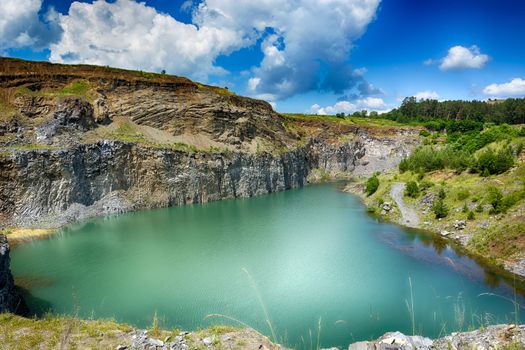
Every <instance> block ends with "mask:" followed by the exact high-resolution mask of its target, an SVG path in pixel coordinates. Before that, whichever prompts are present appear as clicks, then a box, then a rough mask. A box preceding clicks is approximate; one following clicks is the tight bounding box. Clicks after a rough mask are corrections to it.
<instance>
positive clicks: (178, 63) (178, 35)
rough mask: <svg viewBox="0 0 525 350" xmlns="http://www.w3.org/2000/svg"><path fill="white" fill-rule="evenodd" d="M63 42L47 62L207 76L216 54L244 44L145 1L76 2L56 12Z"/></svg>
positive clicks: (226, 31) (217, 70) (215, 70)
mask: <svg viewBox="0 0 525 350" xmlns="http://www.w3.org/2000/svg"><path fill="white" fill-rule="evenodd" d="M59 22H60V26H61V27H62V29H63V30H64V33H63V35H62V38H61V40H60V41H59V42H58V43H56V44H53V45H51V47H50V49H51V55H50V60H51V61H53V62H59V63H88V64H98V65H112V66H117V67H122V68H130V69H143V70H152V71H160V70H162V69H165V70H167V71H168V72H171V73H176V74H181V75H187V76H190V77H192V78H196V79H206V77H207V75H208V74H209V73H221V69H220V68H219V67H216V66H215V65H214V60H215V58H216V57H217V56H218V55H219V54H221V53H225V52H229V51H230V50H232V49H234V48H239V47H241V46H242V43H241V39H240V38H239V36H238V35H237V33H235V32H234V31H233V30H231V29H227V28H222V29H219V28H215V27H208V26H201V27H200V28H198V27H197V26H196V25H193V24H185V23H181V22H179V21H177V20H175V19H174V18H173V17H171V16H169V15H166V14H162V13H159V12H157V11H156V10H155V9H154V8H152V7H149V6H146V5H145V4H144V3H137V2H135V1H131V0H117V1H116V2H114V3H108V2H106V1H103V0H98V1H95V2H93V3H92V4H90V3H80V2H74V3H72V4H71V7H70V8H69V12H68V14H67V15H60V18H59Z"/></svg>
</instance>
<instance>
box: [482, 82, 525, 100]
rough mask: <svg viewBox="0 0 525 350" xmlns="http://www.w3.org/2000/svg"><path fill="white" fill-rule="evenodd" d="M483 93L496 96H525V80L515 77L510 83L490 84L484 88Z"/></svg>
mask: <svg viewBox="0 0 525 350" xmlns="http://www.w3.org/2000/svg"><path fill="white" fill-rule="evenodd" d="M483 93H484V94H485V95H488V96H495V97H516V96H525V80H524V79H521V78H514V79H512V80H511V81H509V82H508V83H502V84H490V85H487V86H486V87H485V88H484V89H483Z"/></svg>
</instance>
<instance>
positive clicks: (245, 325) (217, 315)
mask: <svg viewBox="0 0 525 350" xmlns="http://www.w3.org/2000/svg"><path fill="white" fill-rule="evenodd" d="M210 317H223V318H225V319H227V320H230V321H234V322H237V323H239V324H241V325H243V326H244V327H246V328H253V327H252V326H250V325H249V324H247V323H244V322H242V321H241V320H238V319H236V318H234V317H231V316H228V315H224V314H208V315H206V316H204V320H207V319H208V318H210Z"/></svg>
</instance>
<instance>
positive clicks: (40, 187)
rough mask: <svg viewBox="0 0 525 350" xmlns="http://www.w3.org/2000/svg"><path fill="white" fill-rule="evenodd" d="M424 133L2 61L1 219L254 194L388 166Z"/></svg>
mask: <svg viewBox="0 0 525 350" xmlns="http://www.w3.org/2000/svg"><path fill="white" fill-rule="evenodd" d="M417 132H418V130H415V129H410V128H368V127H364V126H356V125H353V124H351V123H334V122H326V121H322V120H313V119H307V118H303V119H300V118H299V119H298V118H289V117H286V116H282V115H280V114H278V113H276V112H274V111H273V109H272V107H271V106H270V105H269V104H268V103H266V102H264V101H259V100H254V99H250V98H245V97H240V96H237V95H235V94H233V93H231V92H230V91H228V90H227V89H222V88H217V87H212V86H206V85H202V84H198V83H194V82H192V81H190V80H188V79H185V78H180V77H175V76H169V75H164V74H153V73H143V72H134V71H125V70H117V69H112V68H105V67H95V66H84V65H79V66H66V65H55V64H50V63H44V62H28V61H21V60H14V59H3V58H0V225H1V226H4V227H5V226H33V227H57V226H61V225H63V224H65V223H67V222H71V221H74V220H78V219H81V218H85V217H90V216H95V215H103V214H110V213H118V212H124V211H129V210H139V209H143V208H153V207H162V206H170V205H181V204H185V203H202V202H207V201H213V200H220V199H224V198H236V197H249V196H255V195H260V194H266V193H271V192H275V191H282V190H285V189H289V188H295V187H300V186H303V185H305V184H306V183H307V181H308V180H309V179H311V178H312V174H313V170H320V171H322V172H323V173H326V174H329V175H332V176H334V175H341V174H346V175H348V174H355V175H366V174H370V173H371V172H374V171H383V170H386V169H388V168H390V167H392V166H395V165H397V163H398V162H399V161H400V160H401V159H402V157H404V156H406V155H407V154H408V153H409V152H410V151H411V149H412V148H413V147H414V146H415V145H416V144H417V143H418V136H417Z"/></svg>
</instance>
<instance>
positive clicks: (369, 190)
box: [365, 174, 379, 196]
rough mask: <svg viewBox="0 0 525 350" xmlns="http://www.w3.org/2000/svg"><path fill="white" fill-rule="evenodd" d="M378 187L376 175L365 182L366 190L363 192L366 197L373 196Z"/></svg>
mask: <svg viewBox="0 0 525 350" xmlns="http://www.w3.org/2000/svg"><path fill="white" fill-rule="evenodd" d="M378 187H379V179H378V178H377V174H374V175H372V177H370V178H369V179H368V180H367V181H366V188H365V192H366V195H367V196H371V195H373V194H374V193H375V192H376V191H377V188H378Z"/></svg>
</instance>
